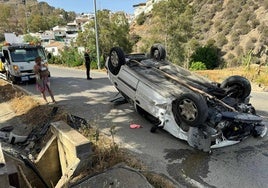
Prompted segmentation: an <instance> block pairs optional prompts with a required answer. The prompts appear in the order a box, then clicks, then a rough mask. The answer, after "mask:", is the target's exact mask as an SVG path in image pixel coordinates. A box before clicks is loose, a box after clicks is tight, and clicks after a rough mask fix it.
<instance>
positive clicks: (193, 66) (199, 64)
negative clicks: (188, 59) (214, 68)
mask: <svg viewBox="0 0 268 188" xmlns="http://www.w3.org/2000/svg"><path fill="white" fill-rule="evenodd" d="M206 69H207V67H206V65H205V64H204V63H202V62H200V61H199V62H192V64H191V66H190V70H192V71H196V70H206Z"/></svg>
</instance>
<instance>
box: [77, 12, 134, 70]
mask: <svg viewBox="0 0 268 188" xmlns="http://www.w3.org/2000/svg"><path fill="white" fill-rule="evenodd" d="M97 18H98V24H97V27H98V32H99V33H98V35H99V50H100V56H101V57H102V59H101V61H102V62H101V65H102V66H103V64H104V60H105V59H106V57H107V56H108V54H109V52H110V49H111V48H112V47H114V46H120V47H121V48H123V50H124V51H125V52H126V53H129V52H131V49H132V46H133V44H132V43H131V42H130V35H129V24H128V20H127V18H126V16H125V14H124V13H123V12H116V13H111V12H110V11H109V10H101V11H98V12H97ZM94 28H95V26H94V21H90V22H89V23H88V24H87V25H86V26H85V31H83V32H80V33H79V34H78V38H77V44H78V46H84V47H86V48H89V49H90V51H91V56H93V61H94V59H95V57H96V54H95V52H96V48H95V45H96V37H95V29H94Z"/></svg>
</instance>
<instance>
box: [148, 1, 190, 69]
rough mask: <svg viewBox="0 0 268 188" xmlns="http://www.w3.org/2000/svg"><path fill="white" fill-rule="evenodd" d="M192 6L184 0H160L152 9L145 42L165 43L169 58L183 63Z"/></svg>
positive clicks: (177, 62)
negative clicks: (150, 23)
mask: <svg viewBox="0 0 268 188" xmlns="http://www.w3.org/2000/svg"><path fill="white" fill-rule="evenodd" d="M193 13H194V10H193V7H192V6H191V5H190V3H189V2H188V1H185V0H169V1H161V2H159V3H157V4H155V5H154V8H153V10H152V15H153V17H152V25H153V27H152V29H151V30H149V31H148V33H149V35H148V38H147V39H146V40H147V42H145V44H146V43H147V44H149V46H151V45H152V44H153V43H155V42H160V43H162V44H165V46H166V49H167V51H168V55H169V59H170V60H171V61H172V62H174V63H176V64H180V65H181V64H183V62H184V61H185V58H186V57H187V50H188V48H189V46H188V44H187V43H188V40H189V39H190V38H192V31H193V29H192V19H193Z"/></svg>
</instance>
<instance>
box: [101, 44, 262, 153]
mask: <svg viewBox="0 0 268 188" xmlns="http://www.w3.org/2000/svg"><path fill="white" fill-rule="evenodd" d="M106 68H107V70H108V77H109V79H110V81H111V82H112V84H113V85H114V86H115V87H116V88H117V90H118V91H119V92H120V93H121V94H122V96H123V97H124V98H125V99H126V100H127V101H128V102H129V103H131V104H133V105H134V107H135V109H136V111H137V112H138V113H140V114H142V115H143V116H145V117H147V118H148V119H150V120H151V121H152V122H153V124H154V126H153V127H152V129H151V131H152V132H154V131H156V129H157V128H162V129H164V130H166V131H167V132H169V133H170V134H172V135H173V136H175V137H177V138H179V139H182V140H186V141H187V142H188V144H189V145H190V146H192V147H194V148H197V149H200V150H203V151H210V150H211V149H212V148H219V147H223V146H228V145H233V144H236V143H238V142H240V141H241V140H243V139H244V138H246V137H248V136H250V135H253V136H255V137H258V136H264V135H265V134H266V132H267V127H266V126H265V125H264V124H263V123H262V118H261V117H260V116H258V115H256V112H255V109H254V107H253V106H252V105H251V104H250V103H249V97H250V93H251V84H250V82H249V81H248V80H247V79H246V78H244V77H242V76H238V75H235V76H231V77H229V78H227V79H226V80H224V81H223V82H222V83H215V82H212V81H210V80H208V79H206V78H204V77H201V76H199V75H196V74H193V73H191V72H189V71H188V70H186V69H184V68H182V67H180V66H177V65H175V64H172V63H171V62H169V61H168V60H166V51H165V48H164V47H163V46H162V45H161V44H155V45H153V46H152V47H151V49H150V53H149V54H142V53H139V54H124V52H123V50H122V49H121V48H120V47H113V48H112V49H111V50H110V54H109V57H108V59H107V61H106Z"/></svg>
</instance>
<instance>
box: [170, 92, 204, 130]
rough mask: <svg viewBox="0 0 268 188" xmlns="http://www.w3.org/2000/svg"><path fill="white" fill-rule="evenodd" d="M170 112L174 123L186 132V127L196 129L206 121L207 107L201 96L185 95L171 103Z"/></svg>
mask: <svg viewBox="0 0 268 188" xmlns="http://www.w3.org/2000/svg"><path fill="white" fill-rule="evenodd" d="M172 112H173V115H174V117H175V121H176V123H177V124H178V125H179V126H180V127H181V128H182V129H183V130H187V129H185V128H186V127H187V126H191V127H198V126H201V125H202V124H203V123H204V122H205V121H206V119H207V117H208V106H207V103H206V101H205V99H204V98H203V97H202V96H201V95H197V94H194V93H185V94H182V95H181V96H179V97H178V98H177V99H176V100H175V101H173V102H172ZM188 128H189V127H188Z"/></svg>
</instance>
